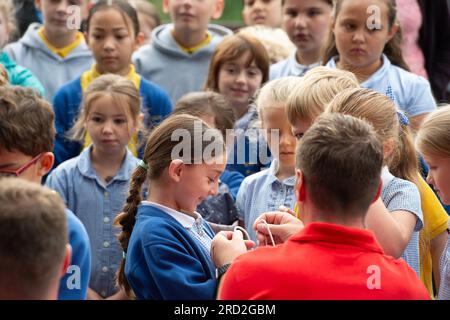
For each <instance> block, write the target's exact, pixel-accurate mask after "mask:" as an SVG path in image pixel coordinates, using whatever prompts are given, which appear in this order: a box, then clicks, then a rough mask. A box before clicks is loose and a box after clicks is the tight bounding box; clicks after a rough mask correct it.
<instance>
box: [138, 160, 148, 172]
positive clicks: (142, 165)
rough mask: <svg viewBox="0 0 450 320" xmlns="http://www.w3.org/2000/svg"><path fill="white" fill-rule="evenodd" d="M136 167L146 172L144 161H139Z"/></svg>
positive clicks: (146, 167) (146, 166)
mask: <svg viewBox="0 0 450 320" xmlns="http://www.w3.org/2000/svg"><path fill="white" fill-rule="evenodd" d="M138 166H139V167H141V168H142V169H144V170H145V171H147V170H148V165H147V164H146V163H145V161H144V160H141V161H139V164H138Z"/></svg>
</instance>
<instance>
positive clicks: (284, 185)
mask: <svg viewBox="0 0 450 320" xmlns="http://www.w3.org/2000/svg"><path fill="white" fill-rule="evenodd" d="M300 80H301V79H300V78H298V77H284V78H280V79H277V80H273V81H271V82H269V83H267V84H266V85H264V86H263V87H262V88H261V90H260V92H259V94H258V97H257V100H256V105H257V107H258V114H259V117H260V119H261V127H262V128H263V129H264V130H266V131H267V134H266V136H267V142H268V145H269V148H270V151H271V153H272V155H273V160H272V163H271V164H270V168H269V169H266V170H263V171H261V172H258V173H255V174H253V175H251V176H248V177H247V178H245V180H244V181H243V182H242V185H241V188H240V189H239V193H238V197H237V200H236V205H237V207H238V211H239V215H240V218H241V220H243V221H244V223H245V227H246V230H247V232H248V233H249V235H250V239H251V240H253V241H256V234H255V231H254V230H253V223H254V222H255V220H256V218H258V217H259V216H260V215H261V214H262V213H264V212H269V211H274V210H277V209H278V208H279V207H280V206H285V207H287V208H293V207H294V205H295V203H296V200H295V194H294V184H295V145H296V140H295V136H294V135H293V134H292V130H291V126H290V124H289V121H288V119H287V116H286V110H285V103H286V100H287V99H288V96H289V94H290V93H291V92H292V90H294V88H295V86H296V85H297V84H298V82H299V81H300ZM273 130H276V133H277V136H276V137H277V138H278V139H275V141H273V140H272V139H273V138H274V136H272V132H271V131H273Z"/></svg>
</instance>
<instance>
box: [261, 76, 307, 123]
mask: <svg viewBox="0 0 450 320" xmlns="http://www.w3.org/2000/svg"><path fill="white" fill-rule="evenodd" d="M300 81H301V78H300V77H293V76H290V77H282V78H279V79H275V80H272V81H269V82H267V83H266V84H265V85H264V86H263V87H262V88H261V89H260V90H259V91H258V93H257V98H256V101H255V102H256V106H257V109H258V114H259V117H260V119H261V120H262V119H263V117H262V113H263V111H264V110H265V109H267V108H271V107H273V106H274V105H279V104H281V105H283V108H285V104H286V101H287V100H288V97H289V95H290V93H291V92H292V90H294V88H295V87H296V86H297V85H298V84H299V83H300Z"/></svg>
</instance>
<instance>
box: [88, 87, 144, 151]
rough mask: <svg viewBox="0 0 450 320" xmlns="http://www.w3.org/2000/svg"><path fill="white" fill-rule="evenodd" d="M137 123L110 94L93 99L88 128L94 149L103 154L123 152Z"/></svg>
mask: <svg viewBox="0 0 450 320" xmlns="http://www.w3.org/2000/svg"><path fill="white" fill-rule="evenodd" d="M130 121H131V122H132V123H131V125H130ZM135 125H136V124H135V123H134V121H133V120H132V119H130V118H129V117H128V116H127V115H126V114H125V112H124V110H123V109H122V108H121V107H120V106H118V105H117V104H116V103H115V102H114V101H113V99H112V97H111V96H110V95H104V96H102V97H99V98H98V99H96V100H94V101H92V103H91V106H90V110H89V114H88V116H87V120H86V130H87V132H88V133H89V135H90V136H91V139H92V143H93V145H94V149H96V150H98V151H99V152H101V153H102V154H117V153H120V152H123V150H124V148H125V146H126V145H127V144H128V141H129V140H130V138H131V136H132V134H133V132H134V128H135Z"/></svg>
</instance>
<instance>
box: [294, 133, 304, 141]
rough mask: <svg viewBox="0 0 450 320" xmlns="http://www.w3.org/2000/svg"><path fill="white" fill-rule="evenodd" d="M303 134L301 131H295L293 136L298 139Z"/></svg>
mask: <svg viewBox="0 0 450 320" xmlns="http://www.w3.org/2000/svg"><path fill="white" fill-rule="evenodd" d="M303 134H304V133H303V132H300V133H295V134H294V136H295V138H296V139H297V140H300V139H301V138H303Z"/></svg>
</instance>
